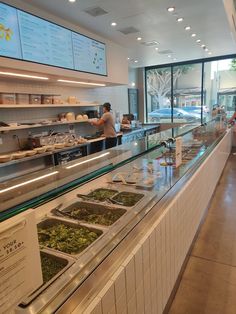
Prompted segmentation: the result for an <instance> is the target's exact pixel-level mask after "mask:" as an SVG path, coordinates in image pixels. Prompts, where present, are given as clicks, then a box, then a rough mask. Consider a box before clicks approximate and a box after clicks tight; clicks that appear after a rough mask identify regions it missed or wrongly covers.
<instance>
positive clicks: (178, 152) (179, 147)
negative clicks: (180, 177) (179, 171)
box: [175, 137, 183, 168]
mask: <svg viewBox="0 0 236 314" xmlns="http://www.w3.org/2000/svg"><path fill="white" fill-rule="evenodd" d="M182 143H183V140H182V137H177V139H176V150H175V164H176V168H178V167H179V166H180V165H181V164H182Z"/></svg>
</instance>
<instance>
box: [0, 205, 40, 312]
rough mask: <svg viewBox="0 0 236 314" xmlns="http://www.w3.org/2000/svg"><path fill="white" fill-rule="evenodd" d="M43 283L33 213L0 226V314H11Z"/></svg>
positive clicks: (20, 215) (27, 213)
mask: <svg viewBox="0 0 236 314" xmlns="http://www.w3.org/2000/svg"><path fill="white" fill-rule="evenodd" d="M42 283H43V279H42V271H41V263H40V252H39V244H38V236H37V227H36V220H35V214H34V212H33V210H28V211H27V212H24V213H21V214H19V215H17V216H15V217H13V218H10V219H8V220H6V221H4V222H1V223H0V313H1V314H4V313H11V312H12V311H13V310H14V308H15V307H16V306H17V305H18V304H19V303H20V302H21V300H22V299H24V298H25V297H26V296H27V295H29V294H30V293H32V292H33V291H34V290H35V289H37V288H38V287H39V286H41V284H42Z"/></svg>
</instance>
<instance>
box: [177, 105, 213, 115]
mask: <svg viewBox="0 0 236 314" xmlns="http://www.w3.org/2000/svg"><path fill="white" fill-rule="evenodd" d="M181 109H182V110H184V111H186V112H188V113H189V112H197V113H200V114H201V107H200V106H187V107H181ZM207 113H209V108H207V107H206V106H203V114H207Z"/></svg>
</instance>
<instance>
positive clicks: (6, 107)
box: [0, 103, 100, 109]
mask: <svg viewBox="0 0 236 314" xmlns="http://www.w3.org/2000/svg"><path fill="white" fill-rule="evenodd" d="M95 106H96V107H97V106H100V104H97V103H80V104H75V105H71V104H67V103H66V104H55V105H43V104H37V105H29V104H25V105H24V104H22V105H17V104H14V105H5V104H0V109H1V108H2V109H18V108H67V107H68V108H72V107H76V108H79V107H95Z"/></svg>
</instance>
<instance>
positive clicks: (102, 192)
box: [88, 189, 117, 202]
mask: <svg viewBox="0 0 236 314" xmlns="http://www.w3.org/2000/svg"><path fill="white" fill-rule="evenodd" d="M115 194H117V191H115V190H110V189H96V190H94V191H92V192H90V193H89V194H88V197H91V198H92V199H94V200H97V201H101V202H104V201H105V200H106V199H108V198H110V197H112V196H114V195H115Z"/></svg>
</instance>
